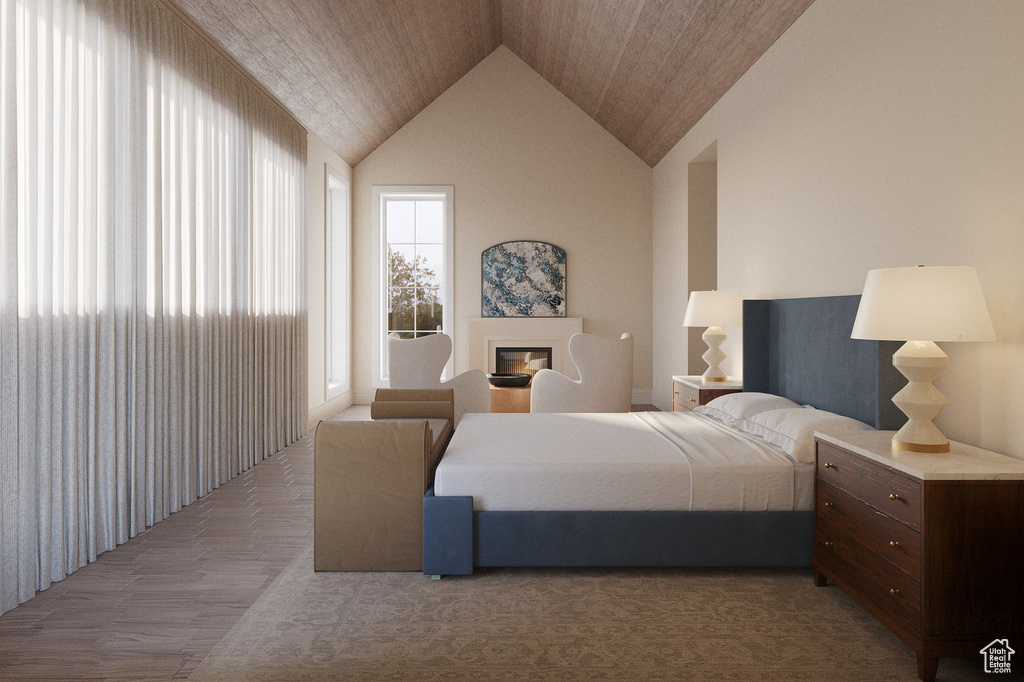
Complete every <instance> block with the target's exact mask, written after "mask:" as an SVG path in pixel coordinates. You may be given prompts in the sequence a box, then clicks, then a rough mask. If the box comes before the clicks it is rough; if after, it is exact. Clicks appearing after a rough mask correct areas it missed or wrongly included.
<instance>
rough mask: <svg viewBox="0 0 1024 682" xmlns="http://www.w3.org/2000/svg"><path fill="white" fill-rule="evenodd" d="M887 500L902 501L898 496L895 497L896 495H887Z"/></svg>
mask: <svg viewBox="0 0 1024 682" xmlns="http://www.w3.org/2000/svg"><path fill="white" fill-rule="evenodd" d="M889 499H890V500H902V499H903V498H902V497H900V496H899V495H897V494H896V493H889Z"/></svg>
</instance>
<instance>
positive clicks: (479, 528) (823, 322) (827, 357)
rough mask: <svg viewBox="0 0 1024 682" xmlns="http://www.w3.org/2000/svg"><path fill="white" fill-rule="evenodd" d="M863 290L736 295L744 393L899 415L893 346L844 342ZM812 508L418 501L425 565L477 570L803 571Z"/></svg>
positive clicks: (875, 417)
mask: <svg viewBox="0 0 1024 682" xmlns="http://www.w3.org/2000/svg"><path fill="white" fill-rule="evenodd" d="M859 301H860V297H859V296H832V297H822V298H796V299H777V300H749V301H744V302H743V367H744V370H743V372H744V377H743V388H744V390H745V391H758V392H763V393H774V394H777V395H783V396H786V397H787V398H790V399H792V400H795V401H796V402H798V403H800V404H807V405H814V406H815V407H818V408H820V409H824V410H828V411H830V412H836V413H838V414H843V415H846V416H849V417H853V418H854V419H859V420H861V421H864V422H867V423H869V424H872V425H874V426H875V427H876V428H880V429H893V428H898V427H899V426H900V424H901V422H902V420H903V419H905V418H904V417H903V415H902V414H901V413H900V412H899V410H898V409H896V407H895V406H894V405H893V404H892V401H891V398H892V396H893V394H894V393H896V391H898V390H899V388H900V387H901V386H902V384H903V383H904V380H903V379H902V377H901V376H900V375H899V373H898V372H897V371H896V370H895V369H894V368H893V367H892V362H891V361H890V358H891V357H892V353H893V352H895V351H896V349H897V348H898V347H899V344H898V343H897V342H884V341H883V342H878V341H862V340H854V339H851V338H850V332H851V330H852V329H853V320H854V317H855V316H856V314H857V305H858V303H859ZM813 542H814V512H812V511H778V512H742V511H740V512H710V511H706V512H705V511H632V512H621V511H581V512H572V511H538V512H526V511H512V512H503V511H476V512H475V511H473V498H472V497H468V496H453V497H436V496H435V495H434V491H433V489H430V490H428V491H427V493H426V495H425V496H424V498H423V572H424V573H425V574H427V575H433V576H440V575H468V574H471V573H472V572H473V568H474V567H477V566H480V567H485V566H491V567H496V566H592V567H622V566H809V565H810V563H811V549H812V546H813Z"/></svg>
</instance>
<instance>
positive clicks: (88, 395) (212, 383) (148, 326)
mask: <svg viewBox="0 0 1024 682" xmlns="http://www.w3.org/2000/svg"><path fill="white" fill-rule="evenodd" d="M0 2H2V10H0V37H2V49H0V218H2V223H0V249H2V251H0V612H2V611H6V610H8V609H11V608H13V607H14V606H16V605H17V604H18V603H20V602H23V601H25V600H27V599H29V598H30V597H32V596H33V594H34V593H35V592H36V590H40V589H45V588H46V587H48V586H49V585H50V583H51V582H52V581H55V580H60V579H62V578H64V577H65V576H66V575H67V574H68V573H70V572H72V571H75V570H76V569H78V568H79V567H81V566H83V565H85V564H86V563H88V562H89V561H92V560H94V559H95V558H96V556H97V555H98V554H99V553H101V552H103V551H106V550H109V549H112V548H113V547H115V546H116V545H117V544H119V543H123V542H125V541H126V540H128V539H129V538H130V537H132V536H134V535H136V534H138V533H140V532H142V531H144V530H145V529H146V527H147V526H150V525H152V524H154V523H156V522H158V521H160V520H161V519H163V518H165V517H167V516H168V515H169V514H170V513H172V512H174V511H177V510H178V509H180V508H181V507H182V506H183V505H187V504H189V503H190V502H192V501H193V500H195V499H196V498H197V497H199V496H202V495H204V494H206V493H207V492H209V491H210V490H212V489H213V488H216V487H217V486H218V485H219V484H220V483H222V482H224V481H226V480H227V479H229V478H230V477H232V476H233V475H235V474H237V473H239V472H241V471H244V470H246V469H248V468H249V467H251V466H253V465H255V464H256V463H258V462H259V461H260V460H262V459H263V458H265V457H268V456H270V455H272V454H274V453H275V452H277V451H278V450H279V449H281V448H282V447H283V446H285V445H287V444H288V443H290V442H292V441H294V440H295V439H297V438H299V437H301V436H303V435H305V430H306V387H305V383H306V369H305V368H306V356H305V354H306V338H305V334H306V304H305V293H304V292H305V283H304V274H303V271H302V267H301V264H302V263H304V262H305V258H304V249H305V245H304V237H303V234H304V232H303V227H304V219H305V217H304V201H305V154H306V151H305V150H306V137H305V131H304V130H303V129H302V127H301V126H299V125H298V124H297V123H296V122H295V121H294V119H292V118H291V117H290V116H289V115H288V114H287V112H285V111H283V110H282V109H281V108H280V107H279V106H278V105H277V104H276V103H275V102H274V101H273V100H272V99H271V98H270V97H268V96H267V95H266V94H265V93H264V92H263V91H262V90H260V89H259V87H258V86H257V85H256V84H254V83H253V82H252V81H251V80H250V79H249V78H248V77H246V76H245V75H243V74H242V73H241V72H240V71H239V70H238V69H237V67H235V66H234V65H233V64H231V63H230V62H229V61H228V60H227V59H226V58H224V57H223V56H222V55H221V54H220V53H218V52H217V51H216V50H215V49H214V48H213V47H212V46H211V45H210V44H208V43H207V42H206V41H205V40H204V39H203V38H202V37H201V36H199V35H198V34H197V33H196V32H194V30H192V29H191V28H190V27H189V26H188V25H187V24H186V23H185V22H184V21H182V20H181V19H180V18H179V16H178V15H177V14H176V13H175V12H174V11H172V10H171V9H169V8H168V7H167V6H165V5H164V4H162V1H161V0H131V1H130V2H126V1H125V0H0Z"/></svg>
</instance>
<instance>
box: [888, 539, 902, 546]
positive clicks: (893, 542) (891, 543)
mask: <svg viewBox="0 0 1024 682" xmlns="http://www.w3.org/2000/svg"><path fill="white" fill-rule="evenodd" d="M889 546H890V547H899V546H900V541H899V540H890V541H889Z"/></svg>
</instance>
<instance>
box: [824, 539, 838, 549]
mask: <svg viewBox="0 0 1024 682" xmlns="http://www.w3.org/2000/svg"><path fill="white" fill-rule="evenodd" d="M835 544H836V543H834V542H832V541H830V540H825V546H826V547H829V548H831V547H834V546H835Z"/></svg>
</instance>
